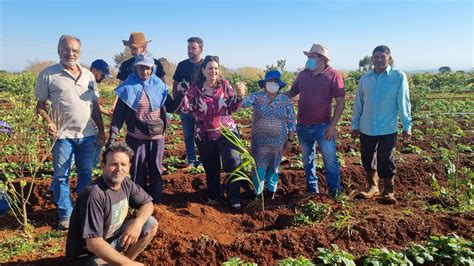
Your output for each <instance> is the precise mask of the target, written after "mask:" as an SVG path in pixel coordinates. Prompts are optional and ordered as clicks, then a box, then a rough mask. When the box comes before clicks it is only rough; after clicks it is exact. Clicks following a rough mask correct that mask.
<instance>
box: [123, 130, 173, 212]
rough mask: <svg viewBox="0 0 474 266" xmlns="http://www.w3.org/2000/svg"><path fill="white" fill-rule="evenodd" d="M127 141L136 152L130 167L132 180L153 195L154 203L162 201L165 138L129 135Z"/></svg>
mask: <svg viewBox="0 0 474 266" xmlns="http://www.w3.org/2000/svg"><path fill="white" fill-rule="evenodd" d="M125 141H126V142H127V144H128V146H130V148H132V150H133V152H134V153H135V154H134V155H133V158H132V167H131V169H130V174H131V176H132V180H133V181H134V182H135V183H136V184H137V185H139V186H140V187H142V188H143V189H144V190H145V191H146V192H147V193H148V194H150V196H152V198H153V203H155V204H159V203H161V194H162V193H163V178H162V176H161V174H162V173H161V171H162V169H163V152H164V145H165V139H164V138H162V139H158V140H141V139H136V138H134V137H130V136H128V135H127V137H126V138H125Z"/></svg>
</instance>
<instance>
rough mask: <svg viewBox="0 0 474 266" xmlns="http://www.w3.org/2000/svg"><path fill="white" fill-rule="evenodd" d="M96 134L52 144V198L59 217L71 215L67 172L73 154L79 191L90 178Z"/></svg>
mask: <svg viewBox="0 0 474 266" xmlns="http://www.w3.org/2000/svg"><path fill="white" fill-rule="evenodd" d="M96 140H97V137H96V136H89V137H85V138H79V139H58V140H57V141H56V143H55V144H54V146H53V169H54V175H53V183H52V188H53V191H54V200H55V202H56V204H57V205H58V211H59V218H60V219H65V218H68V217H69V216H71V213H72V202H71V195H70V191H69V174H70V169H71V161H72V155H73V154H74V158H75V163H76V172H77V187H76V191H77V193H79V192H80V191H81V190H82V188H84V186H85V185H87V184H88V183H89V182H90V181H91V180H92V171H91V170H92V166H93V165H92V164H93V161H94V157H93V156H92V155H93V154H94V150H95V147H96Z"/></svg>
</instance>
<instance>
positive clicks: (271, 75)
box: [258, 70, 286, 89]
mask: <svg viewBox="0 0 474 266" xmlns="http://www.w3.org/2000/svg"><path fill="white" fill-rule="evenodd" d="M280 77H281V74H280V71H278V70H270V71H268V72H267V73H265V78H264V79H262V80H259V81H258V86H260V87H261V88H263V87H264V86H265V82H266V81H269V80H272V79H276V80H278V85H280V89H281V88H283V87H285V86H286V83H285V82H283V81H281V79H280Z"/></svg>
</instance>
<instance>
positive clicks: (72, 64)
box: [61, 59, 79, 67]
mask: <svg viewBox="0 0 474 266" xmlns="http://www.w3.org/2000/svg"><path fill="white" fill-rule="evenodd" d="M61 63H62V64H63V65H65V66H66V67H75V66H76V65H77V64H79V60H69V61H65V60H62V59H61Z"/></svg>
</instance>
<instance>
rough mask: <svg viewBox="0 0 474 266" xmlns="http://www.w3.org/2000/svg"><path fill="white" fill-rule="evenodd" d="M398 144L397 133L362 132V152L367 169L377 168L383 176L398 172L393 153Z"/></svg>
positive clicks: (363, 162) (378, 172)
mask: <svg viewBox="0 0 474 266" xmlns="http://www.w3.org/2000/svg"><path fill="white" fill-rule="evenodd" d="M396 145H397V133H393V134H388V135H381V136H368V135H365V134H362V133H361V134H360V153H361V157H362V165H363V166H364V169H365V170H366V171H371V170H377V174H378V175H379V176H380V177H381V178H390V177H392V176H394V175H395V174H396V170H395V162H394V156H393V153H394V151H395V147H396Z"/></svg>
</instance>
